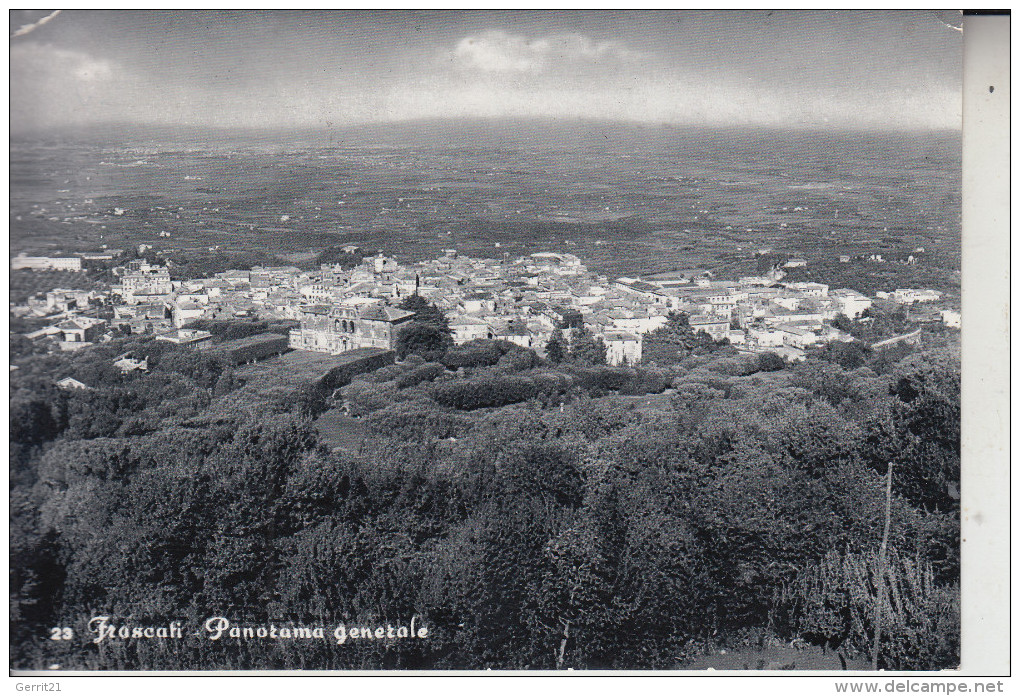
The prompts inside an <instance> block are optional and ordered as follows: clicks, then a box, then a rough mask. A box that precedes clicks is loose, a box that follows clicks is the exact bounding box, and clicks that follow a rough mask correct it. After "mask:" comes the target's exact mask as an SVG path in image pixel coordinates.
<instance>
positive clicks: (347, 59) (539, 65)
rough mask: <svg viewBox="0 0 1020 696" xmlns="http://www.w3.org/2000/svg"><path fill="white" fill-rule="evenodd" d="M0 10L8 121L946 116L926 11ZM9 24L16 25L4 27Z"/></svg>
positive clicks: (16, 125)
mask: <svg viewBox="0 0 1020 696" xmlns="http://www.w3.org/2000/svg"><path fill="white" fill-rule="evenodd" d="M47 16H49V13H47V12H45V11H41V12H33V13H20V14H17V15H15V14H12V17H11V22H12V30H13V28H14V27H21V26H31V27H32V29H30V30H25V31H24V32H23V33H22V34H21V35H19V36H12V39H11V51H10V60H11V99H12V109H11V119H12V129H13V130H15V131H18V130H23V129H26V128H29V127H35V126H40V125H41V126H59V125H77V124H87V123H93V122H99V121H106V120H122V121H131V122H153V123H177V122H184V123H195V124H208V125H267V126H278V125H283V126H285V125H290V124H293V125H315V124H321V123H324V122H325V121H327V120H328V121H330V122H332V123H336V124H343V123H355V122H366V121H367V122H372V121H393V120H404V119H412V118H424V117H427V118H437V117H438V118H441V117H444V116H458V117H463V116H529V115H534V116H562V117H578V116H582V117H588V118H612V119H618V120H633V121H653V122H670V123H710V124H731V123H750V124H769V125H782V124H809V125H812V124H813V125H817V124H821V123H826V122H828V123H835V124H842V125H848V126H857V127H888V126H892V127H898V128H899V127H905V128H911V127H923V128H928V127H959V120H960V68H961V47H962V40H961V37H960V34H959V32H957V31H955V30H954V29H953V28H952V27H947V26H946V22H945V21H944V19H945V18H944V17H943V18H940V17H939V16H936V15H935V14H933V13H928V12H873V11H861V12H795V11H783V12H773V13H769V12H615V13H608V12H562V11H561V12H440V11H406V12H254V11H243V12H242V11H233V12H220V11H217V12H211V11H210V12H202V11H187V12H185V11H176V12H125V11H119V12H82V11H66V12H63V13H61V14H60V15H58V16H56V17H52V18H51V19H50V20H48V21H45V22H41V23H40V20H41V19H43V18H44V17H47ZM12 33H16V32H15V31H12Z"/></svg>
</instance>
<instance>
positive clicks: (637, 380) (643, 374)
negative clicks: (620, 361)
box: [620, 369, 673, 396]
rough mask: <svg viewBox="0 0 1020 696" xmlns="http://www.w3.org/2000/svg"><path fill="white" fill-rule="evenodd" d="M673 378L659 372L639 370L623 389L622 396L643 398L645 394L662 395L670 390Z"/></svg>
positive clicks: (621, 388) (621, 389) (621, 390)
mask: <svg viewBox="0 0 1020 696" xmlns="http://www.w3.org/2000/svg"><path fill="white" fill-rule="evenodd" d="M672 381H673V380H672V378H670V376H669V375H667V374H665V373H664V372H660V371H659V370H647V369H639V370H637V372H636V374H635V375H634V376H633V377H632V378H630V379H629V380H628V381H627V382H626V383H625V384H624V385H623V386H622V387H620V393H621V394H631V395H636V396H643V395H645V394H661V393H662V392H664V391H666V389H667V388H669V385H670V384H671V383H672Z"/></svg>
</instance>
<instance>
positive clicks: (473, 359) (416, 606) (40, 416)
mask: <svg viewBox="0 0 1020 696" xmlns="http://www.w3.org/2000/svg"><path fill="white" fill-rule="evenodd" d="M676 323H678V324H679V321H677V322H676ZM426 326H427V325H426ZM123 341H124V342H123V343H120V344H119V345H117V346H107V345H104V346H97V347H95V348H93V349H89V350H87V351H82V352H81V353H78V354H72V355H59V356H29V357H25V358H22V359H21V362H20V363H19V364H20V366H21V367H20V369H19V370H18V371H16V372H15V373H13V374H12V391H11V396H10V399H11V409H10V410H11V414H10V419H11V440H12V458H11V466H12V477H11V482H12V492H11V501H12V505H11V516H12V522H11V524H12V529H13V530H14V532H13V541H12V549H11V558H12V571H13V572H12V576H11V592H12V635H13V636H14V638H15V640H13V641H12V645H13V646H14V647H13V648H12V664H13V665H15V666H17V667H19V668H42V667H45V666H46V665H49V664H55V663H56V664H61V665H62V666H64V667H81V668H95V667H101V668H106V669H111V668H117V669H140V668H141V669H157V668H158V669H181V668H187V669H194V668H196V667H201V668H225V669H237V668H261V669H265V668H280V669H286V668H326V669H350V668H377V667H387V668H397V669H400V668H412V669H413V668H423V669H424V668H477V669H485V668H520V669H524V668H530V669H556V668H563V669H565V668H640V667H648V668H675V667H681V666H683V665H684V664H687V660H688V659H691V658H694V657H696V656H697V655H698V654H699V651H700V650H701V647H700V646H703V645H712V644H717V643H719V642H720V641H722V642H726V641H738V640H740V638H739V637H740V636H744V635H748V632H754V631H759V632H767V633H768V635H771V636H774V637H775V638H778V639H781V640H784V641H789V640H792V639H793V638H796V637H798V636H810V635H813V633H812V632H818V631H824V630H825V629H826V627H829V626H831V625H833V622H834V621H836V620H837V619H839V617H842V616H844V615H852V616H853V617H856V618H855V619H854V621H855V622H856V623H855V624H854V628H853V631H852V632H851V635H850V636H849V637H848V639H847V642H846V647H845V648H844V649H845V650H846V651H848V653H849V654H853V653H855V652H856V653H864V652H866V651H867V650H869V649H870V641H869V640H868V636H869V635H870V631H871V630H872V623H871V622H872V621H873V619H872V614H871V613H869V612H867V611H862V607H868V606H873V604H874V599H875V597H874V589H873V588H874V583H873V582H872V581H870V580H867V578H869V577H873V574H874V572H875V568H876V567H877V566H876V565H875V563H876V562H875V554H876V551H877V549H878V546H879V543H880V539H881V536H882V523H883V514H884V506H885V498H884V495H885V492H884V480H883V475H884V473H885V466H887V464H888V462H889V461H894V462H895V468H894V474H895V475H894V496H893V499H892V517H891V534H890V542H889V543H890V548H891V549H893V551H892V552H891V553H892V556H891V558H892V559H893V560H892V562H891V564H890V566H889V569H888V571H887V577H888V581H889V582H890V583H891V586H895V587H896V588H897V591H898V592H900V593H901V596H902V597H903V598H904V600H903V604H902V606H901V608H900V610H898V613H897V614H896V615H895V616H891V617H890V619H889V622H888V623H887V625H886V627H885V629H884V636H885V637H884V638H883V643H882V652H881V658H880V666H882V667H885V668H889V669H916V668H924V669H941V668H946V667H952V666H955V665H956V664H957V663H958V661H959V634H958V605H957V604H954V602H953V597H955V596H957V593H958V580H959V549H958V544H959V523H958V519H959V502H958V497H959V418H960V410H959V362H958V358H956V357H955V356H954V355H953V354H951V353H948V352H939V351H936V352H927V353H918V354H914V355H912V356H910V357H908V358H906V359H904V360H900V361H897V362H896V363H895V364H894V365H892V366H891V367H890V369H889V370H888V372H887V373H884V374H882V373H878V372H876V371H875V370H872V369H870V368H869V367H858V368H855V369H852V370H851V369H846V368H845V367H843V366H842V365H841V364H840V363H839V362H838V361H835V362H830V361H828V360H824V359H809V360H807V361H805V362H803V363H801V364H798V365H796V366H788V365H785V364H782V365H780V364H778V363H775V364H772V363H768V364H766V363H765V362H764V361H762V360H761V359H760V358H758V357H756V356H752V358H751V359H745V358H742V357H740V356H738V355H736V354H735V351H733V350H732V349H725V350H719V351H716V352H712V353H706V354H697V353H693V354H689V355H686V356H685V357H684V358H683V359H682V360H678V361H676V365H675V366H674V367H671V368H669V369H668V370H667V369H664V368H661V367H660V368H610V367H607V366H605V365H597V364H591V365H583V364H578V363H569V362H567V363H563V364H560V365H556V364H554V363H552V362H551V361H540V360H539V359H538V358H537V356H536V355H535V354H534V352H533V351H530V350H527V349H522V348H520V347H517V346H513V345H511V344H506V343H502V342H496V341H478V342H473V343H470V344H465V345H463V346H457V347H453V348H450V349H449V350H447V351H445V352H444V353H443V355H442V361H436V362H425V361H424V360H423V359H421V358H415V357H411V358H410V359H408V360H406V361H402V362H400V363H398V364H396V365H391V366H387V367H381V368H380V369H378V370H376V371H374V372H372V373H370V374H364V375H345V376H344V379H343V380H340V381H336V382H330V384H331V385H332V388H331V389H330V393H329V394H326V395H325V396H323V406H322V407H323V408H326V409H329V410H328V411H327V412H326V413H325V414H323V416H322V417H320V418H318V419H317V420H314V421H313V420H312V419H311V418H310V417H309V416H308V412H307V411H306V410H304V409H303V408H301V406H300V402H299V401H298V400H296V399H295V397H294V393H293V392H287V391H286V390H284V389H282V388H281V389H280V390H279V391H278V392H277V393H276V397H274V398H276V399H277V400H276V401H267V402H264V403H262V404H261V405H260V406H259V407H258V408H257V409H255V410H253V411H251V412H249V411H248V410H246V409H245V408H242V407H240V406H243V404H244V401H243V400H244V399H245V398H246V395H247V394H248V393H249V392H248V388H247V387H245V386H244V384H243V380H241V379H240V378H239V376H238V374H236V373H234V372H233V371H232V369H231V368H229V367H228V366H225V365H221V364H219V363H217V362H215V361H214V360H212V358H211V357H210V356H205V355H196V354H192V353H191V352H186V351H181V350H180V349H176V348H175V347H162V346H158V347H157V346H154V345H150V344H152V343H153V341H152V340H151V339H137V338H136V339H123ZM125 348H127V349H130V350H131V351H133V352H134V354H136V355H148V356H150V359H151V361H152V365H153V367H152V370H151V372H150V373H149V374H147V375H140V374H130V375H121V374H120V373H119V371H116V370H113V371H109V370H107V365H108V363H109V362H110V359H111V358H113V357H115V356H116V355H118V354H120V353H122V352H124V350H125ZM238 372H241V371H240V370H239V371H238ZM54 373H56V374H65V373H66V374H72V375H76V376H77V378H79V379H81V380H82V381H83V382H86V384H88V385H89V386H90V387H91V388H90V389H88V390H77V391H76V390H61V389H57V388H56V387H55V386H53V384H52V377H51V376H48V375H52V374H54ZM224 403H230V404H234V406H235V407H234V408H230V409H225V408H217V406H218V405H221V404H224ZM341 407H342V408H343V410H341ZM213 413H215V414H217V415H216V417H215V418H213V417H211V415H210V414H213ZM868 573H872V575H868ZM862 578H864V579H863V580H862ZM898 606H900V605H898ZM101 613H105V614H109V615H111V616H116V617H122V618H132V620H136V621H139V622H143V621H144V622H146V623H150V624H153V625H159V624H160V623H161V622H166V621H169V620H184V621H185V622H186V623H187V624H188V625H189V627H190V630H195V629H197V628H199V627H200V625H201V622H202V621H204V620H205V619H206V618H208V617H211V616H229V617H231V620H232V621H235V622H238V623H243V624H248V625H262V624H266V625H268V624H269V623H274V624H275V625H277V626H280V625H294V624H299V625H316V624H317V625H324V626H328V627H329V628H330V630H332V628H333V627H335V626H336V625H337V624H339V623H341V622H347V623H348V624H350V623H351V622H354V621H356V622H359V623H365V624H367V625H372V626H375V625H380V624H381V625H385V624H386V623H387V622H390V623H394V624H396V623H400V622H405V623H406V622H407V621H409V620H410V618H411V617H412V616H414V617H416V621H418V622H421V625H427V626H428V628H429V632H430V633H429V639H428V640H424V641H415V642H411V641H388V640H384V641H378V642H376V641H365V642H363V643H361V644H358V645H354V646H352V645H350V644H348V645H346V646H344V647H343V649H337V646H336V645H334V644H331V643H329V642H328V641H314V642H311V643H309V644H308V645H302V646H301V647H295V646H294V645H288V644H286V643H281V642H280V641H261V642H259V641H255V642H251V641H249V642H243V641H236V640H235V641H223V642H212V641H208V640H200V639H188V640H182V641H179V642H178V641H173V642H164V643H159V644H157V643H155V642H147V641H134V642H129V641H125V642H118V643H111V644H109V645H105V646H104V647H103V648H102V650H103V652H102V654H101V655H100V652H99V648H98V647H97V646H95V645H94V644H92V643H90V642H89V641H86V640H82V641H77V642H68V643H67V644H60V645H58V644H57V643H56V642H54V641H50V640H48V639H47V636H48V631H47V629H48V628H50V627H52V626H60V625H68V626H72V627H73V628H74V629H75V631H76V632H78V633H79V634H80V635H87V628H86V627H85V626H84V622H85V621H86V620H87V618H88V617H89V616H94V615H100V614H101ZM954 622H957V623H954ZM954 626H956V628H954Z"/></svg>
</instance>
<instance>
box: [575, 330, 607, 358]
mask: <svg viewBox="0 0 1020 696" xmlns="http://www.w3.org/2000/svg"><path fill="white" fill-rule="evenodd" d="M570 361H571V362H574V363H577V364H579V365H605V364H606V344H605V343H603V342H602V339H601V338H595V337H593V336H592V335H591V332H590V331H589V330H588V329H574V330H573V331H571V336H570Z"/></svg>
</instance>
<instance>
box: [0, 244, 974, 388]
mask: <svg viewBox="0 0 1020 696" xmlns="http://www.w3.org/2000/svg"><path fill="white" fill-rule="evenodd" d="M358 251H359V249H358V248H357V247H348V248H345V253H349V254H356V253H357V252H358ZM16 262H17V264H18V266H19V267H22V268H24V267H26V265H25V262H24V261H23V260H21V261H16ZM12 265H13V264H12ZM65 265H66V263H63V262H58V263H57V264H56V265H55V264H54V263H47V262H46V261H45V260H34V261H33V265H32V266H31V268H33V269H35V270H40V271H44V270H51V269H54V268H63V267H64V266H65ZM113 274H114V276H115V277H116V282H115V283H114V284H112V285H110V286H109V287H108V288H107V289H104V290H92V291H84V290H65V289H55V290H52V291H50V292H47V293H45V295H44V296H42V295H39V296H36V297H33V298H30V299H29V301H28V302H27V304H24V305H20V306H14V307H12V308H11V312H12V313H13V314H14V315H16V316H25V317H32V318H46V319H48V320H50V321H51V322H52V323H49V324H48V325H46V326H45V327H44V328H41V329H38V330H36V331H33V332H31V333H29V334H26V337H27V338H28V339H30V340H32V341H47V342H49V343H50V344H52V345H51V347H52V349H57V350H76V349H79V348H82V347H85V346H88V345H92V344H94V343H97V342H104V341H108V340H111V339H112V338H114V337H116V336H118V335H120V336H123V335H126V334H155V335H156V336H157V337H158V338H159V339H161V340H166V341H171V342H173V343H176V344H180V345H193V346H196V347H202V346H205V345H208V344H209V343H210V341H209V338H210V335H209V333H208V332H206V331H201V330H196V329H189V328H187V327H188V325H189V324H191V323H192V322H195V321H197V320H229V319H244V318H250V319H261V320H267V319H272V320H291V321H293V322H296V324H297V325H296V326H295V328H293V329H292V330H291V331H290V336H289V347H290V348H293V349H297V350H305V351H315V352H323V353H330V354H339V353H342V352H345V351H349V350H354V349H358V348H369V347H371V348H383V349H392V348H393V347H394V344H395V341H396V338H397V333H398V332H399V330H400V328H401V327H402V326H404V325H405V324H407V323H409V322H410V321H412V320H413V319H414V313H413V312H410V311H406V310H404V309H401V308H400V307H399V305H400V303H401V302H402V300H404V299H406V298H407V297H408V296H410V295H413V294H417V295H419V296H420V297H422V298H424V299H425V300H427V301H429V302H431V303H432V304H434V305H435V306H436V307H437V308H438V309H440V310H441V311H442V312H443V313H444V314H445V315H446V317H447V320H448V322H449V326H450V328H451V330H452V334H453V340H454V342H455V343H457V344H461V343H465V342H468V341H471V340H473V339H499V340H505V341H509V342H511V343H514V344H516V345H519V346H522V347H525V348H533V349H535V350H536V352H538V353H539V354H543V352H544V347H545V345H546V344H547V343H548V341H549V340H550V337H551V336H552V335H553V332H554V331H556V330H557V329H560V330H562V329H571V328H584V329H587V330H588V331H589V332H590V333H591V334H592V336H593V337H594V338H596V339H601V340H602V341H603V342H604V344H605V346H606V360H607V362H608V363H609V364H611V365H624V364H627V365H634V364H637V363H639V362H640V361H641V359H642V344H643V341H644V336H645V334H647V333H648V332H651V331H653V330H655V329H657V328H659V327H661V326H663V325H664V324H666V322H667V318H668V316H669V315H670V313H672V312H679V313H684V314H686V315H687V317H688V321H689V324H690V326H691V328H692V329H693V330H694V331H695V332H698V331H704V332H705V333H706V334H708V335H709V336H711V337H712V338H713V339H714V340H716V341H723V340H725V341H728V342H729V343H730V344H731V345H733V346H736V347H737V348H738V349H740V350H744V351H748V352H762V351H769V352H774V353H776V354H778V355H780V356H781V357H783V358H785V359H787V360H791V361H797V360H802V359H803V358H804V354H805V349H806V348H809V347H810V346H812V345H816V344H821V343H827V342H830V341H851V340H853V338H852V337H851V336H850V334H848V333H846V332H845V331H843V330H840V329H839V328H837V327H836V326H835V325H834V323H836V321H835V320H836V319H837V317H840V316H841V315H842V316H843V317H846V318H847V319H850V320H862V321H867V316H866V313H867V310H869V308H871V307H872V304H873V302H874V301H875V299H878V300H883V301H891V302H895V303H898V304H901V305H906V306H913V305H918V306H921V305H924V306H925V311H923V312H922V313H920V314H918V315H917V316H919V317H922V318H923V319H924V320H925V321H928V322H933V321H934V322H940V323H943V324H945V325H947V326H951V327H955V328H958V327H959V324H960V315H959V312H958V311H955V310H953V309H951V308H947V309H940V308H938V307H937V306H936V305H937V303H938V302H939V300H940V299H941V297H942V296H941V293H939V292H938V291H935V290H926V289H909V288H905V289H898V290H896V291H895V292H891V293H885V292H879V293H877V295H876V298H874V299H873V298H870V297H867V296H865V295H863V294H861V293H860V292H857V291H855V290H851V289H846V288H839V289H830V288H829V286H828V285H825V284H823V283H817V282H785V283H784V282H783V276H784V272H783V270H782V269H781V268H778V267H777V268H774V269H772V270H771V271H770V272H769V273H767V274H766V275H764V276H761V277H742V278H738V279H736V280H723V279H717V278H715V277H714V275H713V273H712V272H711V271H709V270H706V269H697V268H694V269H686V270H677V271H672V272H668V273H659V274H653V275H645V276H640V277H620V278H615V279H609V278H607V277H605V276H602V275H599V274H596V273H592V272H590V271H589V270H588V269H587V268H586V266H585V265H584V264H583V263H582V262H581V260H580V259H579V258H578V257H577V256H574V255H572V254H566V253H549V252H543V253H535V254H531V255H530V256H526V257H523V258H518V259H515V260H510V259H509V258H504V259H502V260H493V259H480V258H471V257H467V256H463V255H460V254H458V253H457V251H456V250H454V249H449V250H446V252H445V254H444V255H443V256H442V257H441V258H437V259H433V260H430V261H425V262H422V263H416V264H401V263H398V262H397V261H396V260H395V259H393V258H392V257H389V256H386V255H384V254H383V253H382V252H379V253H378V254H376V255H374V256H366V257H364V258H363V260H362V262H361V264H360V265H358V266H356V267H355V268H344V267H341V266H340V265H322V266H321V267H320V268H319V270H317V271H307V270H301V269H299V268H297V267H293V266H279V267H259V266H256V267H253V268H252V269H251V270H227V271H223V272H220V273H216V274H214V275H213V276H212V277H208V278H199V279H193V280H173V279H172V278H171V269H170V268H168V267H166V266H162V265H157V264H150V263H148V262H147V261H145V260H133V261H130V262H128V263H127V264H126V265H124V266H120V267H116V268H114V269H113ZM101 309H102V310H105V311H100V310H101ZM111 310H112V311H111ZM568 335H569V334H568ZM270 343H272V349H273V352H278V351H279V350H280V349H281V346H280V345H279V342H278V340H274V341H271V342H270ZM124 369H140V366H137V365H134V364H132V363H125V365H124Z"/></svg>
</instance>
